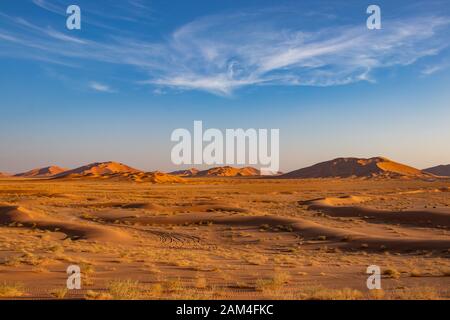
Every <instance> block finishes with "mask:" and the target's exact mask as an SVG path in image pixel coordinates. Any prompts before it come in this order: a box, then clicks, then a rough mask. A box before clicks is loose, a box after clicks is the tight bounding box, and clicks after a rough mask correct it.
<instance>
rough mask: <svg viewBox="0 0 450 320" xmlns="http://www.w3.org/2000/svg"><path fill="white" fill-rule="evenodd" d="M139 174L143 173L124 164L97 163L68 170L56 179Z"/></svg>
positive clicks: (111, 162) (56, 176)
mask: <svg viewBox="0 0 450 320" xmlns="http://www.w3.org/2000/svg"><path fill="white" fill-rule="evenodd" d="M139 172H142V171H140V170H137V169H134V168H132V167H129V166H127V165H125V164H122V163H118V162H113V161H108V162H95V163H91V164H88V165H85V166H82V167H79V168H76V169H72V170H67V171H65V172H62V173H60V174H57V175H55V178H68V177H88V176H101V175H105V174H114V173H139Z"/></svg>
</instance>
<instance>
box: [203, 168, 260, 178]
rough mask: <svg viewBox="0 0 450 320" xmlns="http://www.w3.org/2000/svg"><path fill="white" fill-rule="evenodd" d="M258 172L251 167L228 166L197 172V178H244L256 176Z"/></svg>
mask: <svg viewBox="0 0 450 320" xmlns="http://www.w3.org/2000/svg"><path fill="white" fill-rule="evenodd" d="M260 174H261V173H260V171H259V170H258V169H255V168H253V167H244V168H235V167H230V166H224V167H215V168H211V169H208V170H203V171H199V172H198V173H197V174H196V176H198V177H241V176H242V177H244V176H258V175H260Z"/></svg>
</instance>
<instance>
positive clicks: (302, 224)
mask: <svg viewBox="0 0 450 320" xmlns="http://www.w3.org/2000/svg"><path fill="white" fill-rule="evenodd" d="M96 216H97V217H98V218H99V219H101V220H103V221H106V222H109V223H113V222H114V223H117V222H122V223H126V224H138V225H151V226H155V225H180V226H182V225H193V224H196V225H211V224H212V225H224V226H241V227H252V228H256V229H259V228H264V227H265V226H268V227H270V228H272V229H273V230H280V231H281V232H282V231H285V232H288V233H295V234H297V235H298V236H300V237H302V238H305V240H314V239H318V238H319V237H326V239H327V240H328V242H329V243H330V245H335V246H337V247H339V248H341V249H352V250H355V249H363V248H364V250H366V251H371V250H375V251H380V250H381V249H382V250H386V249H389V250H396V251H416V250H434V249H448V248H450V240H424V239H416V238H412V237H403V238H391V237H377V236H371V235H367V234H363V233H359V232H355V231H350V230H345V229H340V228H335V227H330V226H324V225H321V224H319V223H316V222H312V221H308V220H305V219H302V218H287V217H279V216H271V215H264V216H236V215H235V216H224V215H220V214H217V213H215V214H207V213H206V214H205V213H193V214H192V213H188V214H180V215H176V216H170V217H167V216H159V217H157V216H139V215H130V214H129V213H126V212H122V213H117V212H116V213H111V212H109V213H98V214H96Z"/></svg>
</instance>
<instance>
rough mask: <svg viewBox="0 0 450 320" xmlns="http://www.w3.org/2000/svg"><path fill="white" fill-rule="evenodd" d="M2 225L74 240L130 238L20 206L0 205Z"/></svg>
mask: <svg viewBox="0 0 450 320" xmlns="http://www.w3.org/2000/svg"><path fill="white" fill-rule="evenodd" d="M0 224H7V225H11V224H13V225H15V226H19V225H22V226H25V227H27V228H38V229H44V230H49V231H58V232H62V233H65V234H66V235H67V237H69V238H72V239H74V240H77V239H84V240H101V241H107V242H121V241H126V240H129V239H130V237H129V236H128V235H127V234H126V233H124V232H122V231H118V230H114V229H111V228H106V227H103V226H91V225H85V224H81V223H77V222H66V221H62V220H58V219H54V218H50V217H48V216H46V215H44V214H40V213H36V212H32V211H30V210H28V209H26V208H23V207H20V206H11V205H6V204H2V205H0Z"/></svg>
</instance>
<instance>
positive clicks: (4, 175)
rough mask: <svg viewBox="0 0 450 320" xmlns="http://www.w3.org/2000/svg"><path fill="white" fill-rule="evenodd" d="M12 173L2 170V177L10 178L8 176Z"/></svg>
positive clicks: (0, 175) (0, 176)
mask: <svg viewBox="0 0 450 320" xmlns="http://www.w3.org/2000/svg"><path fill="white" fill-rule="evenodd" d="M10 176H11V175H10V174H9V173H6V172H0V178H8V177H10Z"/></svg>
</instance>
